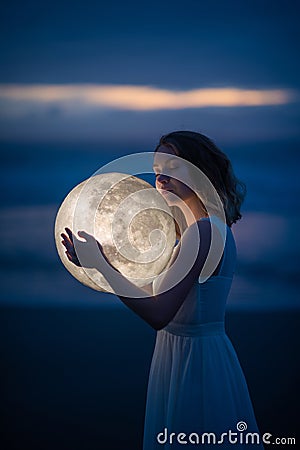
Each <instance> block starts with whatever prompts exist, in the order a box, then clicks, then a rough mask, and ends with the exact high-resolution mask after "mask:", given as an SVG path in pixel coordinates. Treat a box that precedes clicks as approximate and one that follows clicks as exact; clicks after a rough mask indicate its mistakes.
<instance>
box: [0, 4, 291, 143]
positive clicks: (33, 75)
mask: <svg viewBox="0 0 300 450" xmlns="http://www.w3.org/2000/svg"><path fill="white" fill-rule="evenodd" d="M299 12H300V6H299V4H298V5H297V2H294V1H288V2H282V1H251V2H240V1H226V2H225V1H214V2H203V1H187V2H182V1H181V2H176V1H172V2H170V1H165V2H159V1H156V0H155V1H151V2H149V3H147V4H142V3H141V2H138V1H131V2H121V1H117V2H111V3H104V2H91V1H85V2H83V1H77V2H76V1H72V2H71V1H70V2H69V1H61V2H53V1H51V2H50V1H47V0H46V1H43V2H37V1H28V2H22V1H11V2H10V3H6V4H5V6H2V14H1V27H0V29H1V31H0V33H1V40H0V45H1V60H0V106H1V110H0V138H2V139H5V140H7V139H8V140H10V139H14V140H15V139H21V140H22V139H25V140H46V141H47V140H64V139H67V140H71V141H72V140H76V139H78V138H81V139H83V140H84V139H87V140H90V139H92V140H101V139H106V140H107V139H109V138H112V137H114V138H115V139H117V138H118V139H119V140H120V139H121V138H120V136H122V139H144V140H147V139H150V137H151V136H153V134H155V135H159V134H160V133H161V132H164V131H168V130H171V129H175V128H184V129H189V128H191V129H196V130H198V131H204V132H207V133H208V134H210V135H213V136H214V137H216V138H218V139H219V138H220V139H222V140H223V141H230V142H231V141H237V140H238V141H248V140H255V139H258V140H264V139H278V138H279V139H285V138H288V139H289V138H292V139H294V138H297V139H298V138H299V137H300V129H299V126H298V123H299V116H300V101H299V99H300V96H299V92H300V86H299V85H300V76H299V65H300V63H299V57H298V54H299V23H298V18H299ZM9 85H13V86H14V87H16V86H17V87H19V88H20V90H21V91H20V90H19V91H18V93H17V95H14V96H12V94H11V92H9V88H11V86H9ZM37 85H42V86H43V87H44V88H47V87H49V86H53V85H55V86H59V87H60V89H63V88H67V87H70V86H73V87H74V85H75V87H76V89H75V94H74V93H73V97H72V96H71V98H70V96H69V97H68V99H67V100H66V99H64V98H63V97H62V96H61V95H59V96H58V97H57V96H56V97H53V96H52V97H51V95H50V96H49V95H48V96H47V98H46V100H45V96H44V97H43V100H41V98H39V99H38V100H37V98H36V97H34V96H32V93H31V94H30V93H28V91H26V87H27V88H28V87H36V86H37ZM87 85H88V86H90V87H91V86H92V88H97V87H102V88H103V89H106V88H107V86H110V87H111V86H113V87H116V86H119V87H121V88H123V87H128V86H130V87H133V88H137V87H148V88H150V89H151V91H150V95H149V97H150V99H151V97H152V96H153V95H156V96H157V98H159V97H160V95H161V91H160V90H164V91H166V92H167V94H168V95H171V96H173V97H174V96H176V94H178V93H186V92H189V91H191V90H196V89H197V90H198V89H208V88H210V89H220V88H223V89H228V88H235V89H236V88H238V89H240V90H241V91H242V92H243V91H245V90H256V91H257V90H258V91H263V92H265V91H269V90H276V91H280V92H281V97H283V100H282V99H281V101H279V102H277V101H276V100H275V102H274V101H271V103H272V104H270V102H268V101H264V100H262V102H261V104H260V105H259V106H257V105H249V104H248V103H247V102H246V104H243V105H240V104H239V105H236V103H235V102H233V104H231V105H227V106H224V105H222V104H219V105H218V104H208V105H207V104H204V105H202V104H198V106H197V105H194V106H191V105H190V104H189V103H187V102H185V101H183V102H181V103H180V104H179V105H177V106H176V105H175V107H174V106H172V107H170V104H169V103H168V102H167V103H166V104H162V105H161V104H159V103H158V104H155V105H154V106H152V107H151V108H148V103H147V102H148V99H145V102H144V110H143V111H140V109H139V108H137V107H136V105H134V106H131V107H128V106H126V104H125V106H124V105H121V106H120V105H119V104H115V103H114V104H112V103H111V98H110V99H109V101H108V103H107V102H106V103H103V101H102V100H101V101H98V103H96V104H95V102H94V101H93V102H91V101H90V99H89V100H87V99H86V98H84V99H82V92H81V89H82V88H83V87H86V86H87ZM152 90H153V91H152ZM20 92H21V94H22V95H20ZM61 92H62V91H60V93H61ZM153 93H154V94H153ZM211 93H212V92H211ZM211 93H210V94H209V95H211ZM213 93H214V95H215V98H220V99H221V98H222V95H223V94H221V93H220V91H213ZM152 94H153V95H152ZM41 95H42V94H41ZM139 95H140V94H139V92H138V91H133V92H130V93H129V94H128V96H129V97H130V98H131V99H132V101H133V100H134V99H136V98H138V97H139ZM191 95H192V97H193V93H192V94H191ZM91 96H92V97H93V92H92V94H91ZM24 97H25V98H24ZM79 97H80V98H79ZM94 97H95V96H94ZM199 98H200V99H201V92H200V94H199ZM250 98H251V93H250ZM248 100H249V96H248ZM140 101H143V99H142V100H140ZM242 101H244V100H242ZM133 103H134V101H133ZM200 103H201V102H200ZM274 103H275V104H274Z"/></svg>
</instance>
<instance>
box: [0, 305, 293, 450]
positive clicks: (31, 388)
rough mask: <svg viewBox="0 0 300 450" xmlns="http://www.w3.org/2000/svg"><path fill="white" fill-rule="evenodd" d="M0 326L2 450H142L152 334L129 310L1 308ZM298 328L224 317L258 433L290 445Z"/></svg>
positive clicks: (283, 314) (251, 316) (267, 318)
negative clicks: (288, 442) (248, 393)
mask: <svg viewBox="0 0 300 450" xmlns="http://www.w3.org/2000/svg"><path fill="white" fill-rule="evenodd" d="M0 320H1V327H0V330H1V365H2V369H1V373H2V383H1V384H2V389H3V391H2V396H1V398H2V401H1V410H2V412H1V416H2V418H1V424H2V440H3V445H2V448H3V449H5V450H10V449H16V450H19V449H20V450H21V449H24V448H30V449H31V450H34V449H39V450H41V449H43V450H48V449H49V450H50V449H51V450H53V449H56V450H77V449H78V450H79V449H80V450H94V449H95V450H96V449H97V450H100V449H104V450H124V449H126V450H127V449H128V450H135V449H136V450H139V449H141V448H142V434H143V420H144V408H145V400H146V391H147V377H148V372H149V367H150V361H151V355H152V352H153V346H154V340H155V331H154V330H152V329H151V328H150V327H149V326H148V325H147V324H146V323H144V322H143V321H142V320H141V319H140V318H139V317H138V316H136V315H135V314H134V313H132V312H131V311H129V310H127V309H126V308H125V307H124V308H123V307H120V308H102V309H101V310H100V309H95V310H93V309H80V308H74V309H71V308H28V307H27V308H7V307H6V308H2V309H1V314H0ZM298 328H299V312H296V311H276V312H275V311H271V312H270V311H265V312H263V311H260V312H258V311H244V312H243V311H228V313H227V317H226V330H227V334H228V335H229V337H230V339H231V340H232V342H233V345H234V347H235V349H236V351H237V354H238V357H239V360H240V363H241V365H242V368H243V370H244V373H245V376H246V379H247V382H248V387H249V391H250V396H251V398H252V402H253V405H254V409H255V414H256V418H257V422H258V426H259V429H260V432H261V434H262V433H267V432H268V433H271V434H272V435H273V436H274V437H296V430H297V428H298V421H297V409H298V404H297V400H298V399H297V394H299V388H298V367H299V352H298V343H297V339H296V337H297V329H298ZM241 420H242V418H241ZM276 447H277V446H276Z"/></svg>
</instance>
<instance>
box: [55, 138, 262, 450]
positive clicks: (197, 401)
mask: <svg viewBox="0 0 300 450" xmlns="http://www.w3.org/2000/svg"><path fill="white" fill-rule="evenodd" d="M184 161H187V162H188V163H191V164H192V165H193V166H195V167H197V168H198V169H200V170H201V171H202V172H203V173H204V175H205V176H206V177H207V178H208V179H209V180H210V182H211V183H212V185H213V187H214V189H215V190H216V192H217V194H218V196H219V198H220V199H221V202H222V205H223V208H224V212H225V214H224V218H225V221H226V223H224V224H223V225H224V227H225V229H226V239H225V242H224V243H223V244H224V245H223V247H222V254H221V259H220V260H219V263H218V264H217V265H216V267H215V269H214V271H213V272H212V273H211V274H210V276H209V277H208V278H207V279H206V281H205V282H202V283H199V275H200V274H201V271H202V269H203V267H204V265H205V262H206V259H207V258H208V255H209V250H210V246H211V241H212V227H213V226H215V225H214V223H216V222H215V221H213V220H212V219H213V217H211V216H210V215H209V214H208V208H207V207H206V205H205V202H204V201H203V197H201V195H199V192H197V191H196V189H195V190H194V189H193V188H192V187H191V186H193V185H194V181H195V180H190V182H189V183H184V182H183V181H180V180H183V179H185V180H187V179H188V177H189V171H188V167H186V166H185V164H184ZM153 168H154V171H155V174H156V188H157V189H158V190H159V191H160V192H161V194H162V195H163V196H164V197H165V199H166V201H167V203H168V204H169V205H170V206H171V207H176V208H179V209H180V211H181V214H182V216H183V218H184V222H185V226H184V227H183V228H182V227H179V226H178V225H177V226H176V229H177V236H178V240H179V243H178V245H177V246H176V247H175V249H174V252H173V256H172V258H171V261H170V264H169V268H168V270H167V271H165V272H164V274H163V275H162V276H159V277H157V279H156V280H155V281H154V282H153V283H152V284H151V285H149V286H147V287H145V288H138V287H135V286H133V285H132V284H131V283H130V282H129V281H128V280H127V279H126V278H125V277H123V276H122V275H121V274H120V273H119V272H118V271H117V270H115V269H114V268H113V267H112V266H111V265H110V264H109V262H108V261H107V260H106V258H105V256H104V254H103V252H102V251H101V245H100V244H99V243H97V244H98V247H99V249H100V252H99V255H98V256H97V257H94V258H93V257H91V256H88V255H90V254H91V253H92V252H89V249H91V248H92V246H93V245H94V244H95V242H94V238H93V237H92V236H90V235H88V234H87V233H85V232H80V233H78V234H79V236H80V237H81V238H84V239H85V242H84V243H82V242H80V241H78V240H77V239H76V237H75V236H74V235H73V234H72V232H71V230H69V229H66V232H67V233H66V234H62V238H63V241H62V243H63V245H64V246H65V247H66V255H67V257H68V258H69V260H70V261H72V262H73V263H74V264H77V265H80V264H81V265H86V266H87V267H96V268H98V269H99V271H101V272H102V273H103V275H104V276H105V278H106V279H107V281H108V282H109V284H110V285H111V286H112V288H114V287H118V289H117V290H118V292H120V291H121V290H122V292H124V291H125V290H127V289H128V292H130V293H131V294H130V296H119V298H120V300H121V301H122V302H123V303H125V305H127V306H128V307H129V308H131V309H132V310H133V311H134V312H135V313H137V314H138V315H139V316H140V317H141V318H143V319H144V320H146V321H147V322H148V323H149V324H150V325H151V326H152V327H153V328H155V329H156V330H157V337H156V344H155V349H154V354H153V358H152V363H151V369H150V375H149V383H148V393H147V404H146V415H145V427H144V447H143V448H144V450H154V449H159V448H164V449H167V448H168V449H177V448H182V446H185V447H188V448H195V446H197V445H201V446H202V448H211V446H212V444H214V443H215V444H217V443H219V445H221V448H248V447H249V446H250V447H251V442H252V443H254V445H255V448H263V446H262V444H261V437H260V436H259V434H258V428H257V424H256V420H255V415H254V412H253V407H252V403H251V399H250V396H249V392H248V388H247V384H246V380H245V377H244V374H243V372H242V369H241V366H240V364H239V360H238V358H237V355H236V352H235V350H234V348H233V346H232V344H231V341H230V340H229V338H228V336H227V334H226V332H225V328H224V319H225V305H226V300H227V297H228V293H229V290H230V287H231V283H232V279H233V275H234V270H235V264H236V247H235V242H234V237H233V234H232V231H231V225H232V224H233V223H235V222H236V221H237V220H239V219H240V218H241V213H240V206H241V203H242V201H243V198H244V195H245V187H244V185H243V184H242V183H241V182H239V180H238V179H237V178H236V177H235V175H234V173H233V170H232V166H231V163H230V161H229V159H228V158H227V156H226V155H225V154H224V153H223V152H222V151H221V150H219V149H218V148H217V147H216V146H215V144H214V143H213V142H212V141H211V140H210V139H208V138H207V137H206V136H204V135H202V134H199V133H195V132H190V131H176V132H173V133H170V134H167V135H165V136H163V137H162V138H161V139H160V142H159V144H158V146H157V148H156V149H155V157H154V164H153ZM218 220H220V218H218ZM197 235H198V236H199V237H200V239H199V240H198V241H197V240H195V236H197ZM75 239H76V242H75ZM195 243H196V245H197V248H196V256H195V258H194V260H193V263H192V264H190V261H189V259H188V255H189V254H191V253H192V252H193V251H194V252H195ZM75 244H76V245H80V246H81V247H82V248H85V250H86V252H85V254H86V255H87V257H86V261H82V258H81V259H80V262H79V260H78V258H77V255H76V252H75V247H76V245H75ZM76 248H77V247H76ZM180 255H183V256H180ZM185 261H186V264H187V265H189V264H190V267H188V270H186V273H185V272H184V270H183V269H184V266H185ZM82 262H83V264H82ZM120 287H121V288H122V289H121V290H120ZM205 433H206V434H205ZM207 433H211V434H210V435H208V434H207ZM247 433H254V435H252V436H251V435H248V436H246V435H247ZM255 433H257V435H255ZM246 438H247V439H246ZM246 440H248V443H247V442H246ZM257 442H259V445H257ZM206 445H207V447H206Z"/></svg>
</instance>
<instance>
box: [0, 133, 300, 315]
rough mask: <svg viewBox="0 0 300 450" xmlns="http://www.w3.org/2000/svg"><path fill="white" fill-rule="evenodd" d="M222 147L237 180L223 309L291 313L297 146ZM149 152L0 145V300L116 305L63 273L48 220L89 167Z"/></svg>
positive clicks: (299, 191)
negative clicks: (233, 251) (239, 199)
mask: <svg viewBox="0 0 300 450" xmlns="http://www.w3.org/2000/svg"><path fill="white" fill-rule="evenodd" d="M222 149H223V150H224V151H225V153H227V154H228V156H229V157H230V159H231V161H232V164H233V167H234V171H235V173H236V175H237V176H238V177H239V178H240V179H241V180H242V181H243V182H244V183H245V184H246V186H247V195H246V199H245V202H244V204H243V208H242V215H243V217H242V219H241V220H240V221H239V222H237V223H236V224H234V225H233V227H232V230H233V233H234V235H235V238H236V243H237V249H238V260H237V268H236V274H235V278H234V281H233V285H232V288H231V292H230V295H229V298H228V308H229V309H238V310H242V309H247V310H248V309H255V310H269V309H270V310H278V309H299V308H300V302H299V280H300V276H299V275H300V265H299V255H300V237H299V230H300V210H299V196H300V177H299V165H300V142H299V141H293V140H291V141H275V142H268V141H267V142H255V143H253V142H252V143H247V144H245V143H234V144H231V145H229V144H227V145H225V146H224V147H222ZM150 151H153V148H151V146H150V145H149V144H147V143H146V144H137V143H136V142H135V143H133V144H132V143H130V142H128V143H124V144H122V145H121V144H120V143H117V144H115V145H114V144H113V143H112V142H110V143H103V142H102V143H101V142H96V143H95V142H93V143H91V142H74V143H70V142H67V143H64V142H60V143H36V142H35V143H24V142H22V143H20V142H1V143H0V155H1V168H0V174H1V176H0V183H1V206H0V232H1V242H2V243H1V247H0V267H1V300H0V306H11V307H14V306H22V307H27V306H38V307H43V306H47V307H51V306H54V307H56V308H57V307H62V308H66V307H71V308H76V307H79V308H89V307H92V308H103V307H105V308H118V307H120V302H119V300H118V299H117V298H116V297H114V296H113V295H112V294H107V293H101V292H98V291H94V290H93V289H91V288H88V287H86V286H83V285H81V284H80V283H79V282H78V281H77V280H76V279H74V278H73V277H72V275H71V274H70V273H69V272H68V271H67V270H66V269H65V267H64V266H63V264H62V263H61V261H60V259H59V257H58V254H57V251H56V246H55V241H54V224H55V218H56V214H57V212H58V209H59V207H60V205H61V203H62V201H63V200H64V198H65V197H66V195H67V194H68V192H69V191H70V190H72V189H73V188H74V187H75V186H76V185H77V184H79V183H80V182H81V181H83V180H85V179H87V178H89V177H90V176H91V175H93V174H94V173H95V172H96V171H97V170H98V169H100V168H101V167H103V166H104V165H106V164H108V163H109V162H111V161H113V160H116V159H118V158H121V157H122V156H125V155H130V154H134V153H138V152H150ZM148 181H149V182H151V183H154V177H153V179H152V178H151V176H150V179H149V180H148Z"/></svg>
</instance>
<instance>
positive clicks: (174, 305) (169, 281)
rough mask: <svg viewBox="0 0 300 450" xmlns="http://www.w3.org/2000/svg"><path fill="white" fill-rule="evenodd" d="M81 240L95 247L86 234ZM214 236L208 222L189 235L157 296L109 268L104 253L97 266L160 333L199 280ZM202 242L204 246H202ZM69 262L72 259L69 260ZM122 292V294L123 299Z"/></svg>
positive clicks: (191, 229) (161, 279) (162, 278)
mask: <svg viewBox="0 0 300 450" xmlns="http://www.w3.org/2000/svg"><path fill="white" fill-rule="evenodd" d="M69 236H70V235H69ZM79 236H80V237H82V238H84V239H86V244H88V245H89V244H91V240H94V238H93V237H92V236H90V235H89V234H87V233H84V232H81V233H79ZM210 236H211V229H210V222H209V221H207V220H203V221H201V220H200V221H199V222H197V223H195V224H194V225H192V226H191V227H189V228H188V229H187V230H186V231H185V233H184V234H183V236H182V238H181V241H180V249H179V252H178V255H177V257H176V259H175V261H174V262H173V263H172V265H171V266H170V268H169V269H168V270H167V271H166V272H165V273H163V274H162V275H159V279H158V280H157V281H158V283H157V281H156V284H157V287H158V289H156V291H158V292H157V293H155V292H154V293H151V290H150V289H149V287H148V288H147V287H146V288H139V287H137V286H135V285H133V284H132V283H131V282H130V281H129V280H128V279H127V278H126V277H124V276H123V275H122V274H121V273H120V272H118V271H117V270H116V269H114V268H113V267H112V266H111V265H110V264H109V262H108V261H107V260H106V259H105V256H104V255H103V253H102V252H100V255H102V257H101V256H100V257H98V258H97V261H94V263H93V266H94V267H95V268H96V269H97V270H99V271H100V272H101V273H102V274H103V276H104V277H105V279H106V280H107V282H108V283H109V284H110V286H111V287H112V289H113V290H114V291H115V292H116V294H117V295H118V297H119V298H120V300H121V301H122V302H123V303H124V304H125V305H126V306H128V307H129V308H130V309H131V310H132V311H134V312H135V313H136V314H138V315H139V316H140V317H141V318H142V319H144V320H145V321H146V322H147V323H148V324H149V325H150V326H152V327H153V328H155V329H156V330H160V329H162V328H164V327H165V326H166V325H167V324H168V323H169V322H170V320H172V318H173V317H174V316H175V314H176V313H177V311H178V309H179V308H180V306H181V305H182V303H183V301H184V299H185V298H186V296H187V295H188V293H189V291H190V289H191V288H192V286H193V284H194V283H195V281H196V280H197V278H198V277H199V274H200V272H201V269H202V267H203V265H204V263H205V260H206V257H207V254H208V251H209V248H210ZM199 238H200V245H198V244H199ZM195 243H196V245H197V247H196V245H195ZM64 245H65V244H64ZM65 246H66V245H65ZM66 247H67V246H66ZM100 250H101V246H100ZM67 251H68V248H67ZM70 251H71V250H70ZM67 256H68V253H67ZM68 258H69V259H70V257H69V256H68ZM70 260H71V261H72V259H70ZM118 292H122V295H119V294H118Z"/></svg>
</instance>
